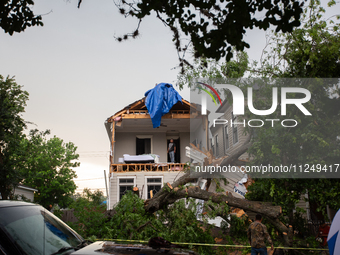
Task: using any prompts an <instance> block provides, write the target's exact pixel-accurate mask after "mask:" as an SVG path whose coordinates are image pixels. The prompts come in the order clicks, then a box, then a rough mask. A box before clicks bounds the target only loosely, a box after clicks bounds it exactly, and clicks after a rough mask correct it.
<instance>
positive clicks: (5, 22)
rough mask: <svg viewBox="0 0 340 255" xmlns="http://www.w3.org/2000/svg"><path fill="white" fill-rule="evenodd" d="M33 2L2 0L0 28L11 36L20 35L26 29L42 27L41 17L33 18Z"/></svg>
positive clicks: (28, 0)
mask: <svg viewBox="0 0 340 255" xmlns="http://www.w3.org/2000/svg"><path fill="white" fill-rule="evenodd" d="M33 5H34V1H33V0H21V1H15V0H4V1H1V5H0V27H1V28H2V29H3V30H4V31H5V33H9V34H10V35H12V34H13V33H14V32H17V33H20V32H22V31H24V30H25V29H26V28H27V27H31V26H42V25H43V23H42V22H41V19H42V17H41V16H40V15H39V16H35V15H34V13H33V11H32V9H31V8H32V6H33Z"/></svg>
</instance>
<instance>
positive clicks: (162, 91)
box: [145, 83, 182, 128]
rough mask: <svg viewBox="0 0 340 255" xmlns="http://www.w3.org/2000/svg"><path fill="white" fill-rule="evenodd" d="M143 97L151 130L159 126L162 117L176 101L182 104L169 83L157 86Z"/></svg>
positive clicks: (180, 98)
mask: <svg viewBox="0 0 340 255" xmlns="http://www.w3.org/2000/svg"><path fill="white" fill-rule="evenodd" d="M145 96H146V99H145V106H146V108H147V109H148V112H149V114H150V117H151V120H152V125H153V128H157V127H159V126H160V125H161V119H162V116H163V115H165V114H167V113H168V112H169V111H170V109H171V108H172V107H173V106H174V105H175V104H176V103H177V102H178V101H179V102H182V97H181V96H180V95H179V94H178V92H177V91H176V90H175V89H174V88H173V87H172V85H171V84H169V83H159V84H157V85H156V87H154V88H153V89H150V90H148V91H147V92H145Z"/></svg>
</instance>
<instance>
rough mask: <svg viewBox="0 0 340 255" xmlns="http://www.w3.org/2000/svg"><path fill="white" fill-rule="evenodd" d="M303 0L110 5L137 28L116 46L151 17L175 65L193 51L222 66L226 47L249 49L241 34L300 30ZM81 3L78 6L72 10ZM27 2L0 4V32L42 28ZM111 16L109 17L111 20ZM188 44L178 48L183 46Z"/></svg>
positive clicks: (185, 0)
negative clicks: (168, 34)
mask: <svg viewBox="0 0 340 255" xmlns="http://www.w3.org/2000/svg"><path fill="white" fill-rule="evenodd" d="M304 2H305V0H259V1H236V0H227V1H224V0H220V1H216V0H214V1H205V0H198V1H197V0H177V1H173V0H169V1H151V0H140V1H125V0H123V1H120V0H117V1H114V3H115V5H116V6H117V8H118V10H119V12H120V13H121V14H122V15H124V16H131V17H134V18H136V22H137V23H138V25H137V28H136V29H135V30H134V31H132V32H131V33H130V32H129V31H128V32H127V33H126V34H125V35H122V36H121V37H118V38H117V39H118V41H123V40H126V39H128V38H130V37H132V38H136V37H138V35H139V33H140V32H139V28H140V25H141V23H142V21H143V20H144V19H145V18H146V17H147V16H149V15H151V14H155V15H156V17H157V19H159V20H160V22H162V23H163V24H164V25H165V26H167V27H168V28H169V29H170V30H171V31H172V34H173V41H174V43H175V47H176V49H177V52H178V54H179V59H180V64H181V65H183V64H184V63H188V62H187V61H186V60H185V57H184V55H185V51H186V49H187V48H188V46H189V45H192V46H193V49H194V51H195V57H196V58H198V57H205V58H212V59H216V60H219V59H220V58H225V59H226V60H227V61H228V60H230V59H231V57H232V47H235V48H236V49H237V50H243V49H244V48H249V44H248V43H247V42H246V41H245V40H244V38H243V37H244V35H245V33H246V30H247V29H253V28H259V29H263V30H266V29H268V28H269V27H270V26H272V27H275V29H276V31H277V32H279V31H282V32H289V31H292V29H293V28H294V27H297V26H299V25H300V21H299V19H300V15H301V13H302V6H303V4H304ZM81 3H82V0H78V7H80V6H81ZM33 5H34V1H33V0H24V1H14V0H6V1H3V2H2V4H1V6H0V26H1V28H2V29H3V30H4V31H5V32H6V33H9V34H10V35H12V34H13V33H14V32H22V31H24V30H25V29H26V28H27V27H30V26H42V25H43V23H42V17H41V16H40V15H35V14H34V13H33V10H32V7H33ZM113 15H114V14H113ZM184 40H185V41H186V42H188V43H183V41H184Z"/></svg>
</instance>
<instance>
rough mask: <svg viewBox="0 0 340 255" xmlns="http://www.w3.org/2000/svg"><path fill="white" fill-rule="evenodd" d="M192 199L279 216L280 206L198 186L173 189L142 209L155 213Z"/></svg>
mask: <svg viewBox="0 0 340 255" xmlns="http://www.w3.org/2000/svg"><path fill="white" fill-rule="evenodd" d="M157 194H158V193H157ZM185 197H192V198H197V199H202V200H205V201H208V200H210V199H211V201H212V202H214V203H218V204H223V203H227V204H228V205H229V206H231V207H237V208H242V209H244V210H249V211H252V212H255V213H260V214H263V215H265V216H267V217H270V218H277V217H278V216H279V215H280V214H281V207H280V206H268V204H267V203H266V204H264V203H262V202H256V201H248V200H245V199H242V198H237V197H233V196H232V195H231V194H230V193H229V195H228V196H227V195H224V194H218V193H214V192H209V191H206V190H202V189H200V188H199V187H198V186H190V187H188V188H182V189H176V188H175V189H173V190H172V191H171V192H169V193H168V195H167V196H165V198H166V199H164V196H158V197H156V196H155V197H154V198H153V199H148V200H146V201H145V203H144V208H145V210H146V211H148V212H151V213H153V212H155V211H157V210H159V209H162V208H163V207H164V206H167V205H169V204H172V203H174V202H176V201H177V200H178V199H181V198H185Z"/></svg>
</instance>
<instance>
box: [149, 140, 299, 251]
mask: <svg viewBox="0 0 340 255" xmlns="http://www.w3.org/2000/svg"><path fill="white" fill-rule="evenodd" d="M250 145H251V142H250V138H249V139H247V141H245V143H244V144H243V145H242V146H241V147H240V148H239V149H238V150H236V151H235V152H234V153H233V155H231V156H229V157H227V158H223V159H215V160H213V161H212V163H211V164H210V165H216V164H220V165H221V166H227V165H239V161H238V159H239V157H240V156H241V155H242V154H244V153H245V152H246V151H247V150H248V148H249V147H250ZM196 178H197V176H195V178H193V177H192V176H191V174H190V171H187V172H186V173H185V174H184V175H183V176H181V177H180V178H178V180H176V181H175V182H173V183H172V184H170V183H167V184H166V185H165V186H164V187H163V189H162V190H160V191H159V192H157V193H156V194H155V195H154V197H153V198H151V199H147V200H146V201H145V202H144V209H145V210H146V211H147V212H150V213H154V212H156V211H158V210H161V209H164V208H166V207H167V206H168V205H170V204H173V203H175V202H176V201H177V200H179V199H182V198H187V197H191V198H195V199H201V200H204V201H212V202H214V203H216V204H218V206H219V209H221V208H223V207H224V206H225V205H228V206H229V207H235V208H240V209H243V210H245V211H252V212H255V213H260V214H262V215H263V216H264V217H265V218H267V219H268V221H269V222H270V223H271V224H272V225H273V226H274V227H275V228H276V229H277V230H278V232H280V233H282V234H283V237H284V241H285V244H286V245H288V246H292V243H293V228H292V226H289V227H287V226H286V225H285V224H283V223H282V222H281V221H280V220H279V216H280V215H281V214H282V208H281V207H280V206H274V205H271V204H268V203H264V202H258V201H249V200H245V199H241V198H237V197H234V196H232V194H231V193H227V194H222V193H215V192H209V191H207V190H203V189H201V188H200V187H198V186H185V185H186V184H188V183H193V182H194V181H195V180H196ZM215 209H217V208H215ZM221 211H223V210H221ZM219 216H221V217H222V218H224V219H225V220H226V221H228V219H227V217H228V215H226V214H223V213H222V214H220V215H219Z"/></svg>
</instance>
